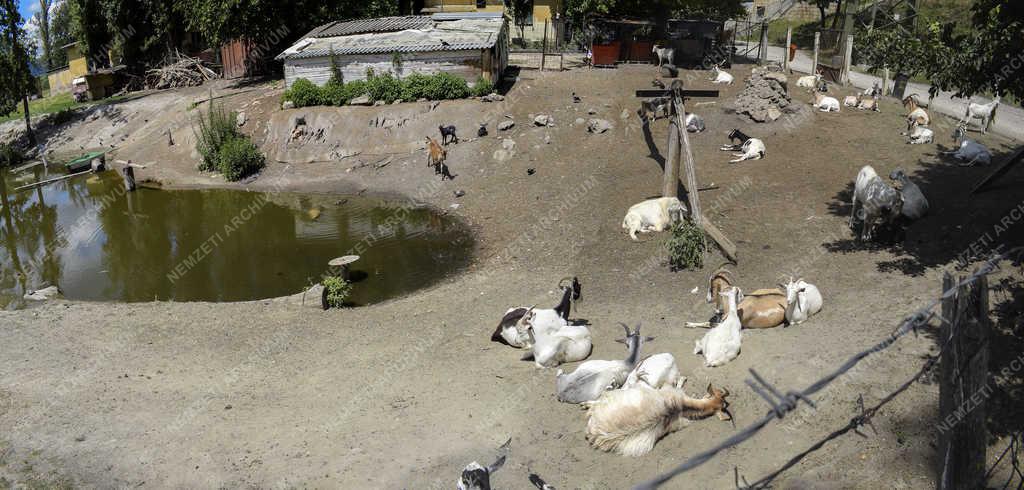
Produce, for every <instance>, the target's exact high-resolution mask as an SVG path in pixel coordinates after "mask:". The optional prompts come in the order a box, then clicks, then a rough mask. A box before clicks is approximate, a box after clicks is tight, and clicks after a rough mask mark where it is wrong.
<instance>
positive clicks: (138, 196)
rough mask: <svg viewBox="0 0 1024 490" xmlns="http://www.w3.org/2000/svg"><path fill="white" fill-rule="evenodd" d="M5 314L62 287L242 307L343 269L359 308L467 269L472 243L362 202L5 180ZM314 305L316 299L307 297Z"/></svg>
mask: <svg viewBox="0 0 1024 490" xmlns="http://www.w3.org/2000/svg"><path fill="white" fill-rule="evenodd" d="M0 175H2V177H3V183H4V185H3V186H0V307H5V308H11V307H17V306H19V305H21V304H22V303H23V300H22V299H21V298H22V296H23V295H24V293H25V292H26V291H27V290H33V289H39V288H41V287H44V286H47V285H56V286H57V287H59V288H60V290H61V292H62V293H63V295H64V296H65V297H67V298H70V299H77V300H116V301H152V300H173V301H242V300H254V299H263V298H272V297H278V296H286V295H291V294H295V293H297V292H300V291H302V290H303V289H304V288H306V287H307V286H309V285H311V284H314V283H317V282H319V280H320V278H321V277H322V276H323V275H324V274H325V273H327V272H328V266H327V262H328V261H329V260H330V259H332V258H335V257H339V256H342V255H349V254H356V255H360V256H361V258H360V259H359V260H358V261H357V262H355V263H354V264H352V266H351V271H352V274H351V278H352V281H353V282H354V283H355V284H354V287H353V292H352V296H351V300H352V303H354V304H357V305H359V304H368V303H374V302H379V301H381V300H384V299H387V298H392V297H395V296H399V295H402V294H405V293H408V292H411V291H414V290H416V289H418V288H422V287H425V286H428V285H430V284H432V283H434V282H436V281H438V280H439V279H441V278H443V277H445V275H447V274H449V273H451V272H454V271H457V270H459V269H461V268H462V267H464V266H465V265H466V264H468V262H469V260H470V256H471V254H472V250H473V238H472V235H471V233H470V231H469V230H468V229H466V227H465V226H464V225H462V224H461V223H460V222H458V221H456V220H453V219H450V218H447V217H445V216H442V215H440V214H438V213H436V212H434V211H433V210H430V209H427V208H422V207H413V206H409V203H408V202H407V201H385V200H380V199H374V198H367V197H359V196H329V195H305V194H292V193H258V192H247V191H238V190H223V189H215V190H173V191H171V190H156V189H147V188H139V189H138V190H136V191H135V192H132V193H127V192H125V190H124V186H123V184H122V182H121V179H120V176H119V175H118V174H117V173H115V172H113V171H108V172H102V173H100V174H97V175H91V174H85V175H82V176H77V177H72V178H71V179H69V180H65V181H60V182H55V183H52V184H49V185H45V186H42V187H38V188H35V189H28V190H21V191H15V190H14V188H16V187H18V186H21V185H24V184H28V183H31V182H36V181H38V180H41V179H46V178H53V177H56V176H60V173H55V172H54V171H52V170H51V171H50V172H49V174H48V175H44V169H42V168H41V167H36V168H35V169H30V170H25V171H22V172H20V173H17V174H14V173H11V172H9V171H8V170H0ZM314 300H315V301H318V302H319V298H314Z"/></svg>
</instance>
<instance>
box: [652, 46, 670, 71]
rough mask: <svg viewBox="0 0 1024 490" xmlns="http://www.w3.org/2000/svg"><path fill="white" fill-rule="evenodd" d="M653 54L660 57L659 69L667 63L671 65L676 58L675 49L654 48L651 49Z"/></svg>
mask: <svg viewBox="0 0 1024 490" xmlns="http://www.w3.org/2000/svg"><path fill="white" fill-rule="evenodd" d="M651 52H652V53H654V54H656V55H658V66H659V67H661V65H664V64H666V63H667V64H670V65H671V64H672V62H673V61H674V60H675V58H676V50H675V49H674V48H662V47H659V46H654V48H653V49H651Z"/></svg>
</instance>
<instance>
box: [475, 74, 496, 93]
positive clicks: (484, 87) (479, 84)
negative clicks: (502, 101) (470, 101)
mask: <svg viewBox="0 0 1024 490" xmlns="http://www.w3.org/2000/svg"><path fill="white" fill-rule="evenodd" d="M491 92H494V84H493V83H491V81H490V80H488V79H486V78H484V77H479V78H477V79H476V84H474V85H473V95H475V96H477V97H483V96H485V95H487V94H490V93H491Z"/></svg>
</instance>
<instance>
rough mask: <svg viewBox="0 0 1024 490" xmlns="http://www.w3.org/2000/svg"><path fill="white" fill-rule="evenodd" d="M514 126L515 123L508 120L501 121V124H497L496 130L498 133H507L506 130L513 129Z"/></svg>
mask: <svg viewBox="0 0 1024 490" xmlns="http://www.w3.org/2000/svg"><path fill="white" fill-rule="evenodd" d="M515 125H516V122H515V121H510V120H506V121H502V122H500V123H498V130H499V131H508V130H510V129H512V128H513V127H515Z"/></svg>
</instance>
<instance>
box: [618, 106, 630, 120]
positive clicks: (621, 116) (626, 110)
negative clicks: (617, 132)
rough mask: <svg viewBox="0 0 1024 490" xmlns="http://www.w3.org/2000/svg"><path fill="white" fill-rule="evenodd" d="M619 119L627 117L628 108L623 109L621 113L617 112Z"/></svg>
mask: <svg viewBox="0 0 1024 490" xmlns="http://www.w3.org/2000/svg"><path fill="white" fill-rule="evenodd" d="M619 119H622V120H623V121H625V120H626V119H629V109H623V110H622V114H619Z"/></svg>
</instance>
